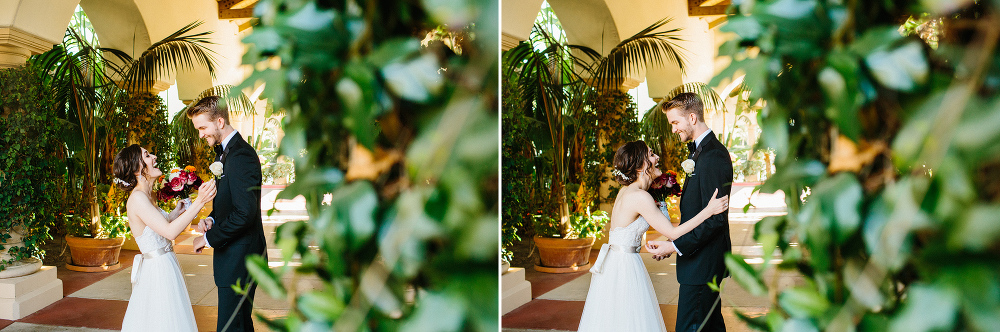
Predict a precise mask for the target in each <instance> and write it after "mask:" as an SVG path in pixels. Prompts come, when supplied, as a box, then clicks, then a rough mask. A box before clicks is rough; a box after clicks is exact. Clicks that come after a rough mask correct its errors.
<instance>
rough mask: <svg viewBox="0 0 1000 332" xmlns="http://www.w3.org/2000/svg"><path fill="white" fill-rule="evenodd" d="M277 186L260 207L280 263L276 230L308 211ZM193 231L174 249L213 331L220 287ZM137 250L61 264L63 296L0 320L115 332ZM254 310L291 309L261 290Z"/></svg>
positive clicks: (272, 313)
mask: <svg viewBox="0 0 1000 332" xmlns="http://www.w3.org/2000/svg"><path fill="white" fill-rule="evenodd" d="M277 193H278V191H277V190H267V188H265V190H264V192H263V195H262V201H263V202H262V204H261V205H262V206H261V209H262V210H263V211H264V212H265V214H264V216H265V217H264V232H265V234H266V237H267V242H268V257H269V259H270V261H271V262H270V263H271V264H270V265H271V266H272V267H273V268H278V267H279V266H280V265H281V263H280V257H281V255H280V251H279V250H278V249H277V248H275V247H274V229H275V228H276V227H277V226H279V225H280V224H282V223H284V222H286V221H290V220H301V219H305V218H306V217H307V216H306V213H305V211H304V210H305V208H304V205H303V201H302V200H301V199H298V200H283V201H277V202H275V196H276V195H277ZM272 204H274V206H276V207H277V208H278V209H281V210H282V211H281V212H280V213H278V214H275V215H273V216H271V217H267V214H266V211H267V210H269V209H270V208H271V206H272ZM193 239H194V234H193V232H192V231H191V230H188V231H187V232H185V233H184V234H182V235H181V236H179V237H178V238H177V240H176V241H175V244H174V251H175V252H176V253H177V261H178V263H180V266H181V271H182V272H183V273H184V279H185V282H186V284H187V287H188V295H189V296H190V298H191V304H192V309H193V310H194V314H195V320H196V321H197V324H198V330H199V331H215V327H216V318H217V317H218V309H217V305H218V297H217V292H218V288H217V287H215V282H214V280H213V276H212V275H213V271H212V252H211V250H205V251H204V252H202V253H200V254H198V253H195V252H193V250H192V246H191V243H192V241H193ZM137 253H138V252H137V251H132V250H122V252H121V256H120V257H119V261H120V263H121V264H122V268H121V269H120V270H118V271H111V272H100V273H84V272H75V271H70V270H67V269H66V268H65V267H63V266H60V267H58V268H57V271H56V275H57V277H58V278H59V279H61V280H62V282H63V296H64V297H63V298H62V299H61V300H59V301H57V302H55V303H53V304H51V305H49V306H48V307H45V308H43V309H42V310H39V311H37V312H35V313H33V314H31V315H29V316H27V317H24V318H22V319H19V320H17V321H10V320H0V330H3V331H4V332H7V331H60V332H61V331H73V332H78V331H79V332H91V331H116V330H120V329H121V323H122V319H123V318H124V317H125V309H126V308H127V307H128V299H129V297H130V296H131V294H132V284H131V282H130V274H131V272H132V257H133V256H134V255H135V254H137ZM318 285H319V282H318V281H317V280H315V279H308V278H306V279H301V280H299V289H310V288H314V287H317V286H318ZM254 310H255V312H257V313H260V314H262V315H263V316H265V317H267V318H278V317H283V316H285V315H286V314H287V312H288V305H287V304H286V303H285V300H284V299H272V298H270V297H268V296H267V294H265V293H263V292H262V291H261V290H260V289H258V291H257V294H256V301H255V302H254ZM254 327H255V328H256V330H258V331H266V330H267V329H266V328H265V327H264V324H263V323H260V322H257V323H255V324H254Z"/></svg>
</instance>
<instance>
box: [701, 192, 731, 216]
mask: <svg viewBox="0 0 1000 332" xmlns="http://www.w3.org/2000/svg"><path fill="white" fill-rule="evenodd" d="M718 194H719V189H718V188H716V189H715V192H714V193H712V200H711V201H708V206H706V207H705V211H708V212H709V213H711V215H713V216H714V215H717V214H719V213H723V212H726V211H729V195H726V196H722V197H715V196H716V195H718Z"/></svg>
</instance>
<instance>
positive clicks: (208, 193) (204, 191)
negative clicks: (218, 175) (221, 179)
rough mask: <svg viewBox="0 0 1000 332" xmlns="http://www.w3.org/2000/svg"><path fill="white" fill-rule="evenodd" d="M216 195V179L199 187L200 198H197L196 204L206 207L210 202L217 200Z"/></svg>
mask: <svg viewBox="0 0 1000 332" xmlns="http://www.w3.org/2000/svg"><path fill="white" fill-rule="evenodd" d="M215 193H216V188H215V179H212V180H210V181H208V182H205V183H202V184H201V186H200V187H198V198H195V199H194V202H195V203H196V204H200V205H201V206H204V205H205V204H208V202H211V201H212V200H213V199H215Z"/></svg>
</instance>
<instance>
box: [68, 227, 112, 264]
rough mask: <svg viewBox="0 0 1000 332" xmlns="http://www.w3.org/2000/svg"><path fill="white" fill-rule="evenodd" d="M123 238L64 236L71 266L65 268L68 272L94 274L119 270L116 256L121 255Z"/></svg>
mask: <svg viewBox="0 0 1000 332" xmlns="http://www.w3.org/2000/svg"><path fill="white" fill-rule="evenodd" d="M124 242H125V238H114V239H92V238H83V237H75V236H70V235H67V236H66V245H68V246H69V253H70V256H72V258H73V263H72V264H67V265H66V267H67V268H68V269H70V270H75V271H84V272H96V271H111V270H117V269H119V268H121V264H118V254H120V253H121V250H122V243H124Z"/></svg>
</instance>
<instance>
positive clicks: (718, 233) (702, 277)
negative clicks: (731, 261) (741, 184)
mask: <svg viewBox="0 0 1000 332" xmlns="http://www.w3.org/2000/svg"><path fill="white" fill-rule="evenodd" d="M692 159H693V160H694V162H695V167H694V172H692V173H691V174H688V177H687V180H686V181H685V182H684V191H683V193H682V194H681V202H680V204H681V209H680V210H681V224H683V223H685V222H687V220H688V219H691V218H692V217H694V216H695V215H697V214H698V213H699V212H701V210H703V209H705V207H706V206H708V201H709V200H711V199H712V192H714V191H715V189H716V188H718V189H719V194H718V196H720V197H721V196H725V195H729V194H730V192H731V191H732V182H733V162H732V160H731V159H730V158H729V150H727V149H726V147H725V146H724V145H722V143H721V142H719V139H717V138H716V137H715V134H714V133H711V134H709V135H708V136H706V137H705V139H703V140H702V142H701V144H700V145H699V146H698V148H697V149H696V150H695V152H694V157H693V158H692ZM674 245H676V246H677V250H679V251H680V252H681V254H683V255H682V256H678V257H677V282H679V283H681V284H684V285H704V284H706V283H708V282H711V281H712V278H713V277H715V278H718V281H719V282H721V281H722V278H725V277H727V276H729V272H728V271H727V270H726V263H725V257H726V253H727V252H730V251H732V246H733V244H732V240H731V239H729V213H721V214H717V215H714V216H711V217H710V218H708V220H705V222H703V223H702V224H701V225H698V227H695V228H694V230H692V231H691V232H689V233H687V234H684V235H683V236H681V237H680V238H678V239H677V240H676V241H674Z"/></svg>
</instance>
